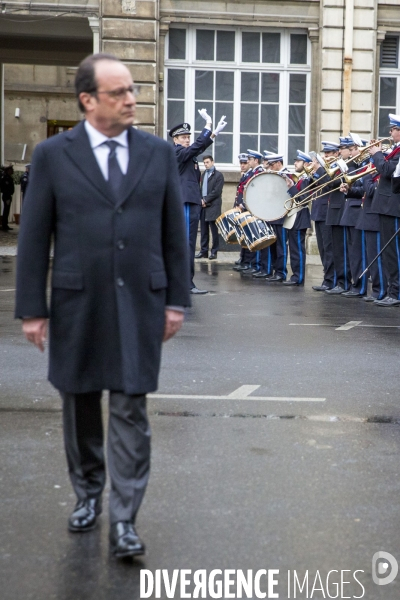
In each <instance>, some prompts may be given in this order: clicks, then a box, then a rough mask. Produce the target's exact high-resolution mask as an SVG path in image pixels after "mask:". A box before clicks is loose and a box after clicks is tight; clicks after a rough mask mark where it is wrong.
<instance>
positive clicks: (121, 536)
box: [110, 521, 146, 558]
mask: <svg viewBox="0 0 400 600" xmlns="http://www.w3.org/2000/svg"><path fill="white" fill-rule="evenodd" d="M110 544H111V550H112V552H113V554H114V555H115V556H116V557H117V558H125V557H126V556H140V555H141V554H144V553H145V550H146V548H145V545H144V544H143V542H142V540H141V539H140V537H139V536H138V534H137V533H136V529H135V527H134V525H132V523H130V522H129V521H118V522H117V523H114V524H113V525H111V530H110Z"/></svg>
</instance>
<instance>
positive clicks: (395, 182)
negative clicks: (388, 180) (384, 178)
mask: <svg viewBox="0 0 400 600" xmlns="http://www.w3.org/2000/svg"><path fill="white" fill-rule="evenodd" d="M392 192H393V194H400V177H392Z"/></svg>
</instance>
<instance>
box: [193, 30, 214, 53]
mask: <svg viewBox="0 0 400 600" xmlns="http://www.w3.org/2000/svg"><path fill="white" fill-rule="evenodd" d="M214 33H215V32H214V31H211V30H209V29H197V30H196V60H214Z"/></svg>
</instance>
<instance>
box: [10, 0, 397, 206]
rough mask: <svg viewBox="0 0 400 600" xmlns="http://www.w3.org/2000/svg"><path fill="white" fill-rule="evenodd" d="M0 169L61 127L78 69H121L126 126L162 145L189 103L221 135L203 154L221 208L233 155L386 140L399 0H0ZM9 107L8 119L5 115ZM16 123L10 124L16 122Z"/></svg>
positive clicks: (72, 114)
mask: <svg viewBox="0 0 400 600" xmlns="http://www.w3.org/2000/svg"><path fill="white" fill-rule="evenodd" d="M2 7H3V12H2V13H1V15H0V33H1V35H0V61H1V63H2V67H1V73H2V94H1V107H0V108H1V113H2V119H1V123H2V127H1V132H2V133H1V152H2V162H4V161H5V160H13V161H17V160H18V158H19V157H21V156H22V154H21V153H23V152H24V151H25V154H24V160H25V161H26V160H29V158H30V156H31V154H32V151H33V148H34V146H35V145H36V144H37V143H38V142H39V141H41V140H42V139H44V138H46V137H47V136H48V135H51V134H54V133H57V132H58V131H62V130H64V129H65V128H68V127H70V126H72V125H73V124H74V123H75V122H76V121H78V120H79V119H80V118H81V116H80V114H79V111H78V110H77V108H76V102H75V98H74V92H73V78H74V72H75V69H76V65H77V64H78V63H79V61H80V60H81V59H82V58H83V57H84V56H85V55H86V54H88V53H89V52H90V51H93V50H94V51H99V50H100V51H105V52H111V53H112V54H115V55H116V56H118V57H119V58H121V60H123V61H124V62H125V63H126V64H127V66H128V67H129V69H130V70H131V72H132V75H133V78H134V79H135V81H136V82H137V83H138V84H139V85H140V87H141V91H140V95H139V97H138V109H137V116H136V125H137V126H138V127H140V128H143V129H145V130H147V131H149V132H151V133H155V134H156V135H159V136H161V137H165V138H167V132H168V129H169V128H170V127H171V126H172V125H173V124H176V123H179V122H182V121H188V122H189V123H191V124H192V126H193V128H194V130H195V131H198V130H199V129H200V127H201V119H199V118H198V114H197V108H199V107H206V108H207V109H208V111H209V112H210V114H212V115H213V117H214V119H215V120H217V119H219V117H220V116H221V115H226V117H227V121H228V126H227V128H226V129H225V131H224V132H223V134H221V135H220V136H219V137H218V139H217V143H216V144H215V147H214V150H213V151H214V156H215V160H216V163H217V165H218V168H219V169H220V170H222V171H223V172H224V175H225V179H226V181H227V184H228V185H227V186H226V187H225V192H224V203H225V205H226V206H230V205H231V203H232V194H233V189H234V184H235V182H236V181H237V171H238V160H237V155H238V153H239V152H241V151H243V150H246V149H247V148H256V149H260V150H271V151H279V152H282V153H283V154H284V156H285V160H286V162H287V164H291V163H292V162H293V158H294V154H295V152H296V149H297V148H300V149H302V150H306V151H309V150H319V149H320V142H321V139H330V140H336V139H337V138H338V136H339V135H342V134H348V132H349V131H353V132H356V133H358V134H359V135H360V136H361V137H364V138H366V137H368V138H371V137H376V135H378V134H379V135H380V136H384V135H385V134H386V132H387V123H388V120H387V114H388V113H389V112H400V62H399V61H400V58H399V36H400V3H399V1H398V0H280V1H279V2H276V1H271V0H259V1H250V0H239V1H237V0H232V1H229V2H228V1H226V2H220V1H218V0H214V1H213V0H100V1H98V0H73V2H72V4H65V6H64V5H63V3H62V0H61V1H57V2H54V4H52V2H51V1H50V2H46V3H42V2H40V1H38V0H34V1H33V2H29V3H28V2H25V1H19V0H13V1H12V2H7V1H6V2H4V3H3V4H2ZM16 109H19V111H16ZM17 114H18V115H19V116H16V115H17Z"/></svg>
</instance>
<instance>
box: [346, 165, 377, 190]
mask: <svg viewBox="0 0 400 600" xmlns="http://www.w3.org/2000/svg"><path fill="white" fill-rule="evenodd" d="M374 173H376V167H375V166H374V165H373V164H372V163H370V164H369V165H368V167H367V168H366V169H365V170H361V171H358V173H354V175H347V173H344V174H343V179H344V180H345V182H346V183H347V184H348V185H352V184H353V183H354V182H355V181H357V180H358V179H361V177H365V175H372V174H374Z"/></svg>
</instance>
